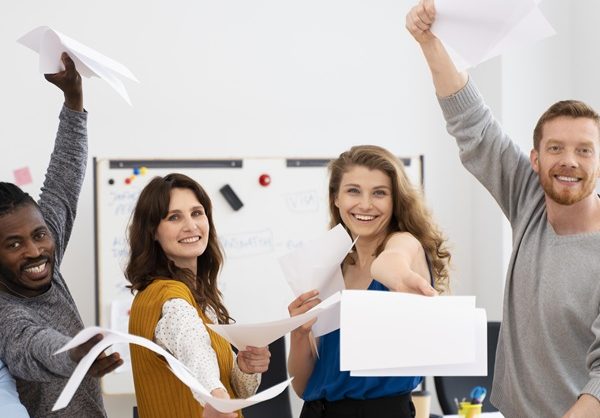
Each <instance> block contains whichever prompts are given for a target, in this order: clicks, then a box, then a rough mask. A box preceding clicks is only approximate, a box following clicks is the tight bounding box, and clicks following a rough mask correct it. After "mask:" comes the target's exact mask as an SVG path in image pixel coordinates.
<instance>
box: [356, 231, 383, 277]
mask: <svg viewBox="0 0 600 418" xmlns="http://www.w3.org/2000/svg"><path fill="white" fill-rule="evenodd" d="M379 244H380V240H374V239H369V238H363V237H359V238H358V240H357V241H356V244H354V248H355V257H354V261H355V263H356V266H357V267H358V268H360V269H370V268H371V263H373V260H374V259H375V251H376V250H377V247H378V246H379Z"/></svg>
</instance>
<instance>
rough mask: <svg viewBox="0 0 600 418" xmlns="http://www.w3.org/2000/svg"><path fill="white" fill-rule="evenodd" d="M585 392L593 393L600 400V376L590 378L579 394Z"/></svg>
mask: <svg viewBox="0 0 600 418" xmlns="http://www.w3.org/2000/svg"><path fill="white" fill-rule="evenodd" d="M583 394H588V395H591V396H593V397H594V398H596V399H598V401H599V402H600V377H594V378H592V379H590V380H589V381H588V382H587V384H586V385H585V386H584V388H583V389H582V390H581V393H580V394H579V396H581V395H583Z"/></svg>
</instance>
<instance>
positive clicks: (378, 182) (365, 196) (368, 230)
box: [335, 165, 394, 239]
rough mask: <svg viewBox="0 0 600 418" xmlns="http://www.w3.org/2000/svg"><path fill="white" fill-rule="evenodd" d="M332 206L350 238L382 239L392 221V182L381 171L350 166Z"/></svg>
mask: <svg viewBox="0 0 600 418" xmlns="http://www.w3.org/2000/svg"><path fill="white" fill-rule="evenodd" d="M335 206H336V207H337V208H338V210H339V213H340V217H341V219H342V221H343V222H344V224H345V225H346V227H347V228H348V229H349V230H350V232H351V233H352V235H353V237H356V236H358V235H360V236H361V237H362V238H372V239H383V238H385V236H386V235H387V233H388V231H389V226H390V220H391V219H392V214H393V208H394V203H393V201H392V182H391V180H390V178H389V177H388V176H387V175H386V174H385V173H384V172H383V171H381V170H370V169H369V168H367V167H364V166H359V165H357V166H353V167H351V168H350V169H349V170H348V171H346V172H345V173H344V174H343V176H342V180H341V183H340V188H339V191H338V193H337V195H336V196H335Z"/></svg>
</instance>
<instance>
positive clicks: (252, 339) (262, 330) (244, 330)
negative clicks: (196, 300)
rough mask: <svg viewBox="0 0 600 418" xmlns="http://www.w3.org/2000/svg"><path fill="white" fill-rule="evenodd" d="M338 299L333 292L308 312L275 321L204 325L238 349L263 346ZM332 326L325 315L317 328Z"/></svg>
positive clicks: (335, 302) (333, 306)
mask: <svg viewBox="0 0 600 418" xmlns="http://www.w3.org/2000/svg"><path fill="white" fill-rule="evenodd" d="M340 299H341V298H340V295H339V293H338V294H337V295H336V294H334V295H332V297H331V298H328V299H327V300H325V301H323V302H321V303H320V304H319V305H317V306H315V307H314V308H313V309H311V310H310V311H308V312H305V313H303V314H301V315H297V316H293V317H290V318H284V319H279V320H276V321H269V322H261V323H257V324H207V325H206V326H207V327H209V328H210V329H212V330H213V331H215V332H216V333H217V334H219V335H221V336H222V337H223V338H225V339H226V340H227V341H229V342H230V343H231V344H232V345H233V346H234V347H236V348H237V349H238V350H243V349H245V348H246V347H248V346H254V347H265V346H267V345H269V344H271V343H272V342H273V341H275V340H277V339H278V338H280V337H283V336H284V335H285V334H287V333H288V332H290V331H293V330H295V329H296V328H298V327H299V326H301V325H303V324H306V323H307V322H309V321H311V320H312V319H313V318H316V317H318V316H320V315H322V314H324V313H328V312H329V311H330V310H332V309H334V308H335V305H339V303H340ZM319 321H320V319H319ZM319 321H317V322H319ZM315 325H316V324H315ZM332 326H336V324H335V317H333V318H332V317H329V316H326V317H325V319H324V320H323V323H322V325H321V327H322V328H318V329H325V330H327V329H330V328H331V327H332ZM337 327H339V323H338V324H337ZM336 329H337V328H336ZM326 332H330V331H326Z"/></svg>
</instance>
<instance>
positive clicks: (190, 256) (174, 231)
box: [156, 188, 210, 274]
mask: <svg viewBox="0 0 600 418" xmlns="http://www.w3.org/2000/svg"><path fill="white" fill-rule="evenodd" d="M170 196H171V200H170V202H169V211H168V213H167V216H166V217H165V218H163V219H162V220H161V221H160V223H159V224H158V228H157V229H156V240H157V241H158V243H159V244H160V246H161V248H162V250H163V251H164V253H165V255H166V256H167V258H169V259H170V260H172V261H173V262H174V263H175V265H177V266H178V267H180V268H188V269H190V270H191V271H192V272H194V274H196V269H197V259H198V257H199V256H200V255H202V254H203V253H204V251H205V250H206V246H207V245H208V238H209V232H210V231H209V230H210V227H209V222H208V217H207V216H206V212H205V210H204V206H202V204H201V203H200V202H199V201H198V199H197V198H196V195H195V194H194V192H192V191H191V190H190V189H182V188H174V189H172V190H171V194H170Z"/></svg>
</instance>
